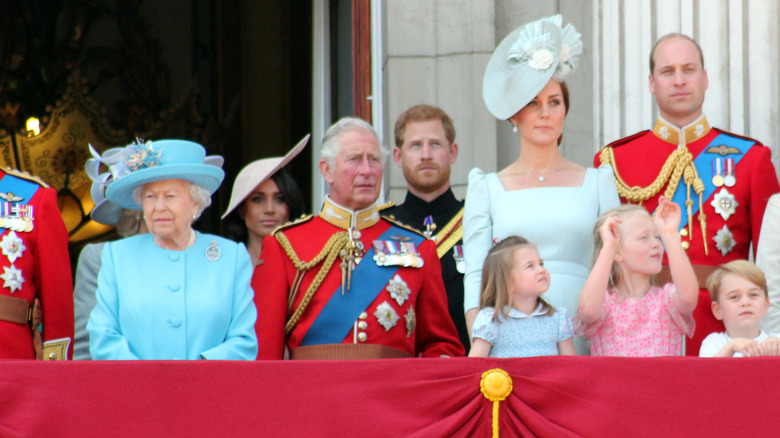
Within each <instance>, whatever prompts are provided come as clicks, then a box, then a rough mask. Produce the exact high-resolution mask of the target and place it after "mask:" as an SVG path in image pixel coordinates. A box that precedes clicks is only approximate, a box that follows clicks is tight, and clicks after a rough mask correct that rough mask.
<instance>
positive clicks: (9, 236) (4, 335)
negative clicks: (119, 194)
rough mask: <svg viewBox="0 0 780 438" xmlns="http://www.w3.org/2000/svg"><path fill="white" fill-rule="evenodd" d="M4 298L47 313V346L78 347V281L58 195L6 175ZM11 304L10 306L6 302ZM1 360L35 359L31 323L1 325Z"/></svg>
mask: <svg viewBox="0 0 780 438" xmlns="http://www.w3.org/2000/svg"><path fill="white" fill-rule="evenodd" d="M0 197H2V199H0V226H1V227H0V247H2V253H0V267H1V268H2V272H0V274H1V275H0V277H2V278H1V279H0V285H2V289H0V296H3V297H11V298H16V299H21V300H24V301H26V302H27V305H29V306H32V304H33V299H34V298H35V297H36V296H37V297H38V298H39V300H40V304H41V307H42V310H43V341H44V343H46V342H48V341H53V340H60V339H67V342H68V343H70V346H69V347H68V351H67V356H68V358H70V357H71V355H72V351H73V347H72V343H71V340H72V339H73V282H72V279H71V271H70V259H69V257H68V231H67V230H66V229H65V224H64V223H63V221H62V217H61V216H60V212H59V210H58V209H57V192H55V191H54V189H51V188H44V187H42V186H41V185H40V183H39V182H37V181H36V180H34V179H32V178H31V177H29V176H26V175H23V174H20V173H18V172H15V171H2V170H0ZM4 302H7V301H4ZM0 358H17V359H33V358H35V354H34V350H33V339H32V332H31V330H30V326H29V324H28V323H18V322H11V321H8V320H0Z"/></svg>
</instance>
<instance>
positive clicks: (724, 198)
mask: <svg viewBox="0 0 780 438" xmlns="http://www.w3.org/2000/svg"><path fill="white" fill-rule="evenodd" d="M710 205H712V206H713V207H714V208H715V213H718V214H719V215H720V216H721V217H722V218H723V220H724V221H726V220H728V219H729V218H730V217H731V215H732V214H734V213H736V211H737V206H739V202H737V200H736V198H734V195H732V194H731V193H729V191H728V190H726V188H725V187H724V188H722V189H720V191H719V192H718V193H716V194H715V197H714V198H713V199H712V202H710Z"/></svg>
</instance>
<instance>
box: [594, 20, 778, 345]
mask: <svg viewBox="0 0 780 438" xmlns="http://www.w3.org/2000/svg"><path fill="white" fill-rule="evenodd" d="M707 86H708V82H707V71H706V70H705V69H704V59H703V56H702V52H701V49H700V48H699V46H698V44H696V42H695V41H693V40H692V39H691V38H689V37H687V36H685V35H681V34H669V35H666V36H664V37H662V38H660V39H659V40H658V41H657V42H656V44H655V46H654V47H653V50H652V52H651V54H650V92H651V93H653V95H655V100H656V103H657V104H658V111H659V117H658V120H657V122H656V125H655V128H653V130H652V131H643V132H640V133H638V134H635V135H632V136H630V137H627V138H624V139H621V140H618V141H616V142H614V143H612V144H610V145H607V146H606V147H604V148H603V149H602V150H601V152H600V153H599V154H598V155H596V159H595V164H596V165H599V164H602V163H605V164H610V165H611V166H612V167H613V169H614V171H615V181H616V184H617V188H618V193H619V194H620V196H621V199H622V201H623V202H630V203H640V204H642V205H643V206H645V207H646V208H647V210H648V211H649V212H651V213H652V212H653V211H654V210H655V208H656V207H657V205H658V198H659V196H661V195H665V196H666V198H668V199H672V200H673V201H674V202H676V203H678V204H679V205H680V208H681V209H682V223H681V224H680V235H681V236H682V245H683V248H685V249H686V251H687V254H688V257H689V258H690V260H691V263H692V264H693V266H694V270H695V271H696V275H697V278H698V280H699V287H700V289H701V290H700V293H699V302H698V305H697V307H696V310H695V311H694V315H693V316H694V319H695V321H696V331H695V333H694V336H693V338H692V339H689V340H688V341H687V343H686V354H687V355H692V356H698V354H699V347H700V345H701V341H702V340H703V339H704V338H705V337H706V336H707V335H708V334H710V333H712V332H716V331H718V332H722V331H724V328H723V324H722V323H721V322H720V321H718V320H716V319H715V318H714V317H713V315H712V311H711V310H710V301H711V300H710V297H709V294H708V292H707V290H706V288H705V281H706V279H707V276H708V275H709V274H710V272H712V270H713V269H714V268H716V267H717V266H718V265H720V264H722V263H725V262H729V261H732V260H736V259H747V258H748V255H749V252H750V244H751V242H752V244H753V246H754V248H755V247H756V246H757V244H758V237H759V232H760V230H761V221H762V219H763V216H764V209H765V208H766V204H767V201H768V199H769V197H770V196H771V195H772V194H773V193H775V192H778V191H779V190H780V186H779V185H778V181H777V175H776V173H775V169H774V167H773V166H772V162H771V161H770V150H769V148H767V147H764V146H763V145H762V144H761V143H759V142H757V141H756V140H753V139H750V138H746V137H741V136H738V135H735V134H732V133H729V132H726V131H723V130H720V129H717V128H712V127H710V125H709V124H708V123H707V119H706V118H705V117H704V115H703V114H702V104H703V103H704V93H705V91H706V89H707ZM666 263H667V261H666V260H664V264H666ZM664 274H668V270H666V269H665V270H664V271H662V274H661V277H664ZM667 280H668V277H667V278H666V279H663V280H662V281H667Z"/></svg>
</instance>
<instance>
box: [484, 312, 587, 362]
mask: <svg viewBox="0 0 780 438" xmlns="http://www.w3.org/2000/svg"><path fill="white" fill-rule="evenodd" d="M541 309H542V305H541V304H540V305H539V306H538V307H537V308H536V310H534V312H533V313H532V314H531V315H526V314H525V313H523V312H521V311H519V310H517V309H515V308H512V307H509V306H507V307H505V313H506V314H507V317H506V318H504V316H503V315H500V314H499V316H498V321H493V314H494V313H495V311H496V310H495V308H493V307H485V308H483V309H481V310H480V311H479V314H477V318H476V319H475V320H474V328H473V329H472V333H473V334H472V338H474V339H476V338H479V339H484V340H485V341H487V342H489V343H490V345H492V347H491V348H490V357H533V356H557V355H558V342H560V341H563V340H565V339H568V338H571V337H572V336H573V335H574V328H573V326H572V322H571V318H569V316H568V315H567V314H566V309H564V308H562V307H561V308H558V309H556V310H555V313H554V314H553V316H546V315H545V314H544V312H542V311H541Z"/></svg>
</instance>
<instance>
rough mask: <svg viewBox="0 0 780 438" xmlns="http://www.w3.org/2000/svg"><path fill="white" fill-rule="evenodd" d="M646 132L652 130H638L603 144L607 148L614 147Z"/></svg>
mask: <svg viewBox="0 0 780 438" xmlns="http://www.w3.org/2000/svg"><path fill="white" fill-rule="evenodd" d="M648 132H652V131H650V130H649V129H646V130H644V131H639V132H637V133H636V134H634V135H630V136H628V137H623V138H621V139H619V140H615V141H613V142H612V143H610V144H608V145H606V146H604V148H608V147H613V148H614V147H618V146H621V145H624V144H626V143H628V142H631V141H634V140H636V139H637V138H638V137H641V136H643V135H645V134H647V133H648ZM604 148H602V149H604Z"/></svg>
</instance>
